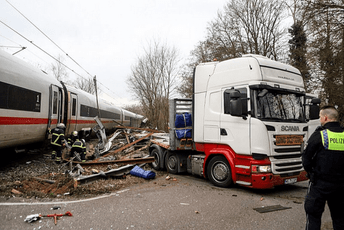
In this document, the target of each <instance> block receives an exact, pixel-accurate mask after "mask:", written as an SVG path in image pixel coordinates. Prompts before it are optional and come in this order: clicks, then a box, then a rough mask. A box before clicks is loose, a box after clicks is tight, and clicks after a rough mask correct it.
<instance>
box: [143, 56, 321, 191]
mask: <svg viewBox="0 0 344 230" xmlns="http://www.w3.org/2000/svg"><path fill="white" fill-rule="evenodd" d="M193 77H194V79H193V80H194V84H193V98H192V99H172V100H170V105H169V106H170V111H169V125H170V130H169V133H167V134H163V133H159V134H154V135H153V136H152V139H151V145H150V148H149V151H150V155H151V156H154V157H155V162H154V163H153V164H152V166H153V168H154V169H156V170H162V169H167V171H168V172H170V173H173V174H177V173H183V172H188V173H191V174H193V175H199V176H202V177H205V178H208V179H209V180H210V181H211V182H212V183H213V184H214V185H216V186H220V187H229V186H231V185H233V184H239V185H242V186H246V187H251V188H257V189H268V188H273V187H275V186H277V185H283V184H291V183H295V182H298V181H303V180H307V178H306V172H305V171H304V169H303V167H302V162H301V146H303V145H302V143H303V142H305V141H306V140H307V138H308V123H307V122H308V120H307V119H306V112H305V109H306V100H305V98H306V94H305V90H304V84H303V80H302V77H301V74H300V71H299V70H297V69H296V68H294V67H292V66H290V65H287V64H283V63H280V62H277V61H273V60H270V59H269V58H266V57H263V56H260V55H243V56H242V57H240V58H234V59H230V60H226V61H222V62H210V63H201V64H199V65H198V66H196V68H195V70H194V76H193ZM313 102H314V104H312V105H310V106H309V108H310V111H311V117H312V118H314V119H315V118H317V115H318V114H316V113H317V112H318V111H319V110H318V103H319V101H318V100H316V99H314V100H313ZM308 105H309V104H308Z"/></svg>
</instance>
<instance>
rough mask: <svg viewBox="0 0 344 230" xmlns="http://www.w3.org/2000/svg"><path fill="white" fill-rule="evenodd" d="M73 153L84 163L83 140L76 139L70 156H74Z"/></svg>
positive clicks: (84, 150)
mask: <svg viewBox="0 0 344 230" xmlns="http://www.w3.org/2000/svg"><path fill="white" fill-rule="evenodd" d="M75 152H76V153H78V154H79V155H80V158H81V161H82V162H85V161H86V143H85V140H84V139H81V140H79V138H78V139H76V141H75V142H74V143H73V145H72V149H71V153H72V156H75Z"/></svg>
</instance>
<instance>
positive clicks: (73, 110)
mask: <svg viewBox="0 0 344 230" xmlns="http://www.w3.org/2000/svg"><path fill="white" fill-rule="evenodd" d="M75 114H76V99H75V98H73V105H72V116H75Z"/></svg>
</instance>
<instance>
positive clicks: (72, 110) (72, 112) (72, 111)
mask: <svg viewBox="0 0 344 230" xmlns="http://www.w3.org/2000/svg"><path fill="white" fill-rule="evenodd" d="M77 105H78V95H76V94H74V93H70V101H69V108H68V111H69V112H68V113H69V114H68V124H69V130H68V132H69V133H71V132H73V131H74V130H77V127H76V126H77V123H78V122H77V120H78V116H77V114H78V106H77Z"/></svg>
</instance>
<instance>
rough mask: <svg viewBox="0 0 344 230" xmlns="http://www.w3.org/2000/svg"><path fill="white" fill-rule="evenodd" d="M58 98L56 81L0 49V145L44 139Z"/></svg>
mask: <svg viewBox="0 0 344 230" xmlns="http://www.w3.org/2000/svg"><path fill="white" fill-rule="evenodd" d="M61 102H62V85H61V83H60V82H59V81H57V80H56V79H55V78H53V77H51V76H49V75H47V74H45V73H43V72H42V71H40V70H38V69H35V68H33V67H32V66H30V65H29V64H27V63H25V62H24V61H21V60H19V59H17V58H15V57H13V56H12V55H10V54H8V53H6V52H4V51H2V50H0V148H5V147H10V146H15V145H17V144H19V143H20V144H23V145H25V144H29V143H34V142H39V141H42V140H44V139H45V136H46V131H47V127H48V126H54V125H56V123H58V122H60V121H61V116H59V114H61V113H62V106H61ZM49 105H53V106H49Z"/></svg>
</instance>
